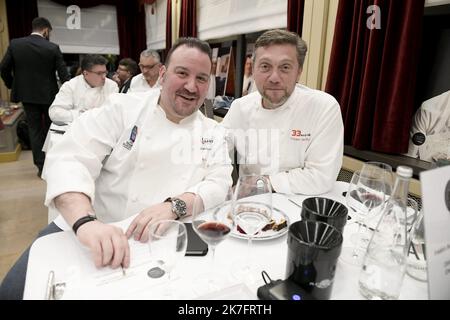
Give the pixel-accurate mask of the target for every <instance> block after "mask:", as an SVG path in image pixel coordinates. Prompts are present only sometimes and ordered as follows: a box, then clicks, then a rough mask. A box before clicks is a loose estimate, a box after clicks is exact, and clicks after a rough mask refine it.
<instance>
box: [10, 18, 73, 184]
mask: <svg viewBox="0 0 450 320" xmlns="http://www.w3.org/2000/svg"><path fill="white" fill-rule="evenodd" d="M31 26H32V33H31V35H29V36H27V37H23V38H19V39H13V40H11V43H10V45H9V47H8V50H7V51H6V54H5V56H4V57H3V60H2V62H1V76H2V79H3V81H4V82H5V85H6V87H8V88H9V89H11V90H12V91H11V101H14V102H22V104H23V108H24V110H25V115H26V118H27V123H28V132H29V136H30V144H31V149H32V151H33V162H34V164H35V165H36V167H37V168H38V176H39V177H40V176H41V173H42V168H43V166H44V161H45V154H44V153H43V152H42V146H43V144H44V140H45V135H46V134H47V131H48V128H49V127H50V119H49V116H48V110H49V106H50V104H51V103H52V101H53V99H54V98H55V95H56V93H57V92H58V83H57V79H56V72H58V77H59V79H60V81H61V83H63V82H65V81H67V80H69V79H70V76H69V73H68V72H67V68H66V64H65V63H64V60H63V56H62V53H61V50H60V49H59V46H58V45H56V44H54V43H53V42H50V41H49V38H50V33H51V31H52V25H51V24H50V21H48V20H47V19H46V18H42V17H37V18H35V19H34V20H33V21H32V23H31Z"/></svg>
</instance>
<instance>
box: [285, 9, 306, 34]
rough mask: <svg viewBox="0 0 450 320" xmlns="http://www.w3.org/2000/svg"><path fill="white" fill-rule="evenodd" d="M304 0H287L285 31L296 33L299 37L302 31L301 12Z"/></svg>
mask: <svg viewBox="0 0 450 320" xmlns="http://www.w3.org/2000/svg"><path fill="white" fill-rule="evenodd" d="M304 8H305V0H288V9H287V29H288V30H289V31H293V32H296V33H297V34H298V35H299V36H300V37H301V36H302V29H303V10H304Z"/></svg>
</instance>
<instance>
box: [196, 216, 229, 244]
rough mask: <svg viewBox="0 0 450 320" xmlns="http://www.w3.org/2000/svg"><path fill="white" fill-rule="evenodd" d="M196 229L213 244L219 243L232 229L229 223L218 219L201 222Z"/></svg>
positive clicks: (206, 240) (205, 239)
mask: <svg viewBox="0 0 450 320" xmlns="http://www.w3.org/2000/svg"><path fill="white" fill-rule="evenodd" d="M194 223H195V222H194ZM197 223H199V221H197ZM196 229H197V233H198V234H199V235H200V237H202V239H203V240H204V241H205V242H207V243H208V244H210V245H213V246H216V245H217V244H219V243H220V242H221V241H222V240H223V239H225V237H226V236H227V234H228V233H230V231H231V229H230V228H229V227H228V226H227V225H225V224H223V223H221V222H217V221H206V222H200V223H199V224H198V226H197V228H196Z"/></svg>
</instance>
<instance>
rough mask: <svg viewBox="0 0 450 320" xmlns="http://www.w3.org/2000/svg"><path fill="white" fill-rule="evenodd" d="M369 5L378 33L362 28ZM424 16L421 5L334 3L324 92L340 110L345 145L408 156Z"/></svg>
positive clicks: (420, 0)
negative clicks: (337, 104) (330, 48)
mask: <svg viewBox="0 0 450 320" xmlns="http://www.w3.org/2000/svg"><path fill="white" fill-rule="evenodd" d="M371 5H377V6H378V7H379V9H380V11H379V14H380V15H379V16H378V17H380V18H381V19H380V22H381V25H380V29H377V28H375V29H373V28H368V26H367V21H368V19H370V17H375V18H376V17H377V13H374V12H373V11H371V12H370V13H367V10H368V8H369V6H371ZM423 11H424V0H396V1H389V0H375V1H373V0H372V1H369V0H360V1H354V0H340V1H339V7H338V12H337V19H336V28H335V33H334V39H333V47H332V52H331V58H330V66H329V69H328V78H327V84H326V89H325V90H326V91H327V92H328V93H330V94H332V95H333V96H335V97H336V99H337V100H338V101H339V103H340V105H341V110H342V116H343V120H344V128H345V144H347V145H352V146H354V147H355V148H357V149H366V150H373V151H378V152H384V153H404V152H406V151H407V149H408V139H409V129H410V126H411V119H412V116H413V112H414V94H415V85H416V76H417V67H418V61H419V55H420V52H419V51H420V38H421V28H422V16H423ZM373 14H375V16H374V15H373Z"/></svg>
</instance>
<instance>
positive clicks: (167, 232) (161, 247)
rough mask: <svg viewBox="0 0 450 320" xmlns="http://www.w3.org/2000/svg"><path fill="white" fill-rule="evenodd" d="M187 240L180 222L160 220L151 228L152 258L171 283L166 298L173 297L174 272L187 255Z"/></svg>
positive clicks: (184, 229) (150, 245) (167, 288)
mask: <svg viewBox="0 0 450 320" xmlns="http://www.w3.org/2000/svg"><path fill="white" fill-rule="evenodd" d="M187 240H188V239H187V230H186V226H185V225H184V223H182V222H180V221H177V220H160V221H158V222H155V223H153V224H151V225H150V226H149V240H148V243H149V248H150V255H151V258H152V260H153V261H154V262H155V264H156V265H157V266H158V267H159V268H160V269H161V270H163V271H164V273H165V274H167V278H168V281H169V284H168V285H167V286H166V288H165V292H164V295H166V296H172V295H173V289H172V271H173V269H174V268H175V266H176V264H177V262H178V261H179V260H180V259H181V258H183V257H184V255H185V254H186V247H187ZM150 271H152V270H150Z"/></svg>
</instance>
